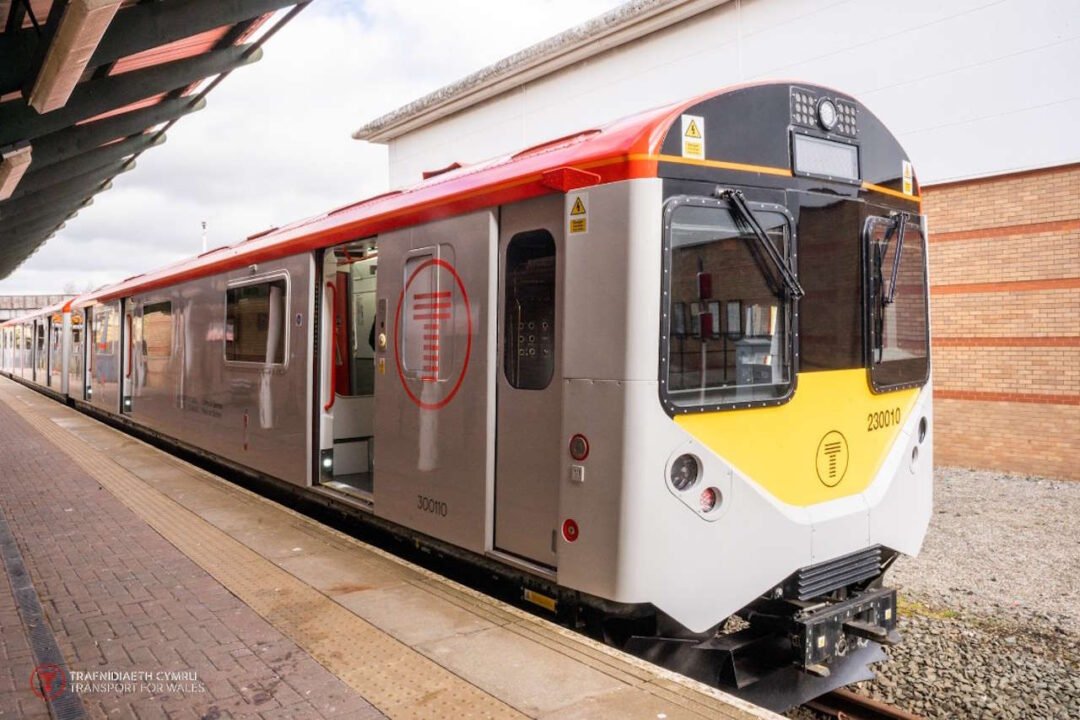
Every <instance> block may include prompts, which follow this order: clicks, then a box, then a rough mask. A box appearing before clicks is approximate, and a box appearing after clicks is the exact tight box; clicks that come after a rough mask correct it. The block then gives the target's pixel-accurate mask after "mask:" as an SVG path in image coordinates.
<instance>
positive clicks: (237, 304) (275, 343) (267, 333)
mask: <svg viewBox="0 0 1080 720" xmlns="http://www.w3.org/2000/svg"><path fill="white" fill-rule="evenodd" d="M287 304H288V285H287V283H286V281H285V279H284V278H280V279H275V280H270V281H267V282H258V283H249V284H246V285H240V286H237V287H231V288H229V289H228V290H226V300H225V359H226V360H227V361H229V362H244V363H259V364H261V365H284V364H285V340H286V338H285V331H286V327H287V325H286V323H285V308H286V306H287Z"/></svg>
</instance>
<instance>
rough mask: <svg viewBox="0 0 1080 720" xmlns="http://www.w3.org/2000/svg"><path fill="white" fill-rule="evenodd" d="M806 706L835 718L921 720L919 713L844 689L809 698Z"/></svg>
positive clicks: (845, 719) (843, 719)
mask: <svg viewBox="0 0 1080 720" xmlns="http://www.w3.org/2000/svg"><path fill="white" fill-rule="evenodd" d="M806 707H808V708H810V709H811V710H816V711H817V712H819V713H824V714H825V715H828V716H829V717H832V718H836V719H837V720H923V717H922V716H921V715H914V714H912V713H909V712H907V711H906V710H901V709H900V708H898V707H895V706H893V705H888V704H886V703H883V702H881V701H879V700H874V699H873V698H868V697H866V696H864V695H858V694H856V693H853V692H851V691H850V690H844V689H840V690H833V691H832V692H830V693H826V694H825V695H822V696H821V697H819V698H816V699H814V700H811V701H810V702H808V703H806Z"/></svg>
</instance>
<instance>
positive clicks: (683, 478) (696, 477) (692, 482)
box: [669, 453, 724, 514]
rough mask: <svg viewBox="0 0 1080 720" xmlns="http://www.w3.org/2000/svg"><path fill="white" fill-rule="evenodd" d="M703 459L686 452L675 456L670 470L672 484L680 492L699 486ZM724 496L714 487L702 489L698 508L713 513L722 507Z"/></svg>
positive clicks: (703, 511)
mask: <svg viewBox="0 0 1080 720" xmlns="http://www.w3.org/2000/svg"><path fill="white" fill-rule="evenodd" d="M703 474H704V473H703V472H702V468H701V461H700V460H698V459H697V457H695V456H694V455H691V454H689V453H684V454H682V455H680V456H679V457H677V458H675V460H674V462H672V463H671V471H670V472H669V479H670V480H671V485H672V487H674V488H675V489H676V490H678V491H679V492H686V491H687V490H690V489H692V488H694V487H695V486H697V485H698V484H699V483H700V482H701V480H702V475H703ZM723 499H724V496H723V495H722V494H721V493H720V491H719V490H718V489H716V488H714V487H706V488H704V489H703V490H702V491H701V494H700V496H699V497H698V509H699V510H700V511H701V512H702V513H703V514H704V513H711V512H712V511H714V510H716V509H717V508H718V507H720V504H721V503H722V502H723Z"/></svg>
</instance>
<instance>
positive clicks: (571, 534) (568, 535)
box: [562, 520, 578, 542]
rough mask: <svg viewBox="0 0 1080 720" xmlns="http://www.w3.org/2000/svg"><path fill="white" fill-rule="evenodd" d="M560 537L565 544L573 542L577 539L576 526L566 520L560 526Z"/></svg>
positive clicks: (571, 521) (574, 523)
mask: <svg viewBox="0 0 1080 720" xmlns="http://www.w3.org/2000/svg"><path fill="white" fill-rule="evenodd" d="M562 536H563V539H564V540H566V542H574V541H575V540H577V539H578V526H577V523H576V522H574V521H573V520H567V521H566V522H564V523H563V524H562Z"/></svg>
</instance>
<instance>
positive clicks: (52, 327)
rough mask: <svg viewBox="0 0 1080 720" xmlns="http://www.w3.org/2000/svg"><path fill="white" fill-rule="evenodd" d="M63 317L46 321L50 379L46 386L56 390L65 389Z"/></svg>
mask: <svg viewBox="0 0 1080 720" xmlns="http://www.w3.org/2000/svg"><path fill="white" fill-rule="evenodd" d="M61 317H62V316H60V317H58V316H56V315H53V316H50V317H49V318H47V319H46V322H48V324H49V378H48V382H47V383H46V384H47V385H48V386H49V387H51V388H54V389H56V390H61V389H62V388H63V376H62V373H63V369H64V355H63V340H64V322H63V320H62V319H61Z"/></svg>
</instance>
